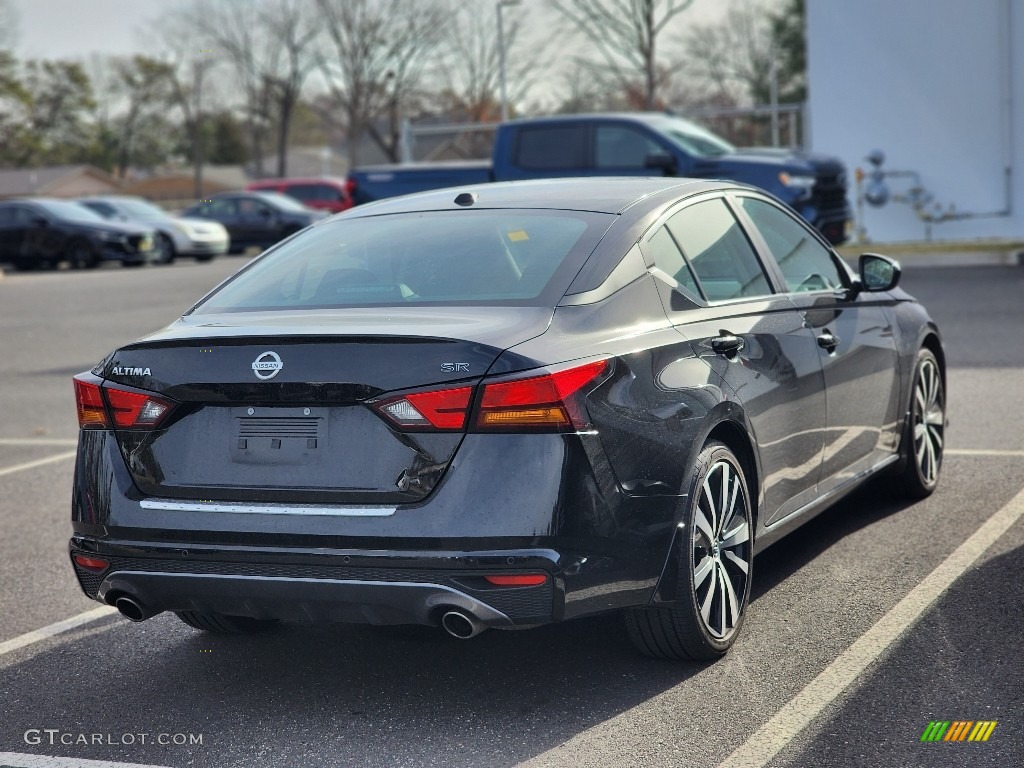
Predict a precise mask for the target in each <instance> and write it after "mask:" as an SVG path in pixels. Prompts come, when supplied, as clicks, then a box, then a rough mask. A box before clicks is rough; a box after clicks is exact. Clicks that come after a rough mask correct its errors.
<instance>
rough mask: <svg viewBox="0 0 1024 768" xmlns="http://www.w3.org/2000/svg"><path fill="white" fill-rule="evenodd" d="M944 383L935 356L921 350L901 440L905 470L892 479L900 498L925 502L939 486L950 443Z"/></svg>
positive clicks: (926, 350) (893, 489)
mask: <svg viewBox="0 0 1024 768" xmlns="http://www.w3.org/2000/svg"><path fill="white" fill-rule="evenodd" d="M944 380H945V377H944V375H943V370H942V367H941V365H940V364H939V361H938V358H936V357H935V354H934V353H933V352H932V351H931V350H930V349H927V348H922V349H920V350H919V351H918V353H917V362H916V363H915V365H914V378H913V382H912V384H911V388H910V416H909V418H908V419H907V423H906V425H905V426H904V428H903V439H902V440H901V441H900V454H901V460H900V462H899V466H900V467H901V469H900V471H899V473H898V474H897V475H895V476H894V477H893V478H892V486H891V487H892V491H893V494H894V495H895V496H897V497H898V498H903V499H923V498H925V497H926V496H931V495H932V493H933V492H934V491H935V488H936V486H938V484H939V475H940V474H941V472H942V454H943V450H944V448H945V443H946V387H945V383H944Z"/></svg>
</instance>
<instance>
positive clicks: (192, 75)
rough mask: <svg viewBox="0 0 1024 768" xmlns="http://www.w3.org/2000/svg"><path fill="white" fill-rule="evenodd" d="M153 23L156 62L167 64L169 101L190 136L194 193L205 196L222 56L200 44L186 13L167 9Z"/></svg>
mask: <svg viewBox="0 0 1024 768" xmlns="http://www.w3.org/2000/svg"><path fill="white" fill-rule="evenodd" d="M153 26H154V27H156V28H157V29H159V30H160V35H161V37H160V43H161V44H162V45H161V48H162V51H161V53H160V55H159V57H158V59H157V61H159V62H160V63H161V64H162V66H163V67H164V73H165V78H166V83H167V88H168V91H169V94H170V99H169V101H170V104H171V105H172V106H173V107H175V108H176V109H177V110H178V112H179V113H180V114H181V122H182V125H183V127H184V128H185V132H186V135H187V137H188V146H189V154H190V156H191V157H190V159H191V161H192V179H193V181H192V184H193V193H194V194H195V196H196V197H197V198H198V197H202V195H203V165H204V164H205V162H206V141H205V139H206V136H205V133H206V122H207V117H208V114H207V113H208V112H209V102H208V95H209V94H208V90H209V86H210V80H211V78H210V75H211V73H212V72H213V71H214V69H215V68H216V67H217V65H218V64H219V63H220V62H221V60H222V59H221V57H220V55H219V54H218V53H217V52H216V50H215V49H213V48H210V47H200V45H201V44H197V42H196V33H195V27H194V19H192V18H190V17H189V16H188V15H187V14H181V13H179V12H177V11H175V12H171V11H167V12H165V13H164V14H163V15H162V16H160V17H159V18H158V19H157V20H156V21H154V23H153ZM206 45H207V46H208V44H206Z"/></svg>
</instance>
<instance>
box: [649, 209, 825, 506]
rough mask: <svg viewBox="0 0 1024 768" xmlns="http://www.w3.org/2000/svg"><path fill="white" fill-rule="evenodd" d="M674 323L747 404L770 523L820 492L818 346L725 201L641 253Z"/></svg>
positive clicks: (666, 231) (675, 217)
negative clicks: (656, 281) (778, 289)
mask: <svg viewBox="0 0 1024 768" xmlns="http://www.w3.org/2000/svg"><path fill="white" fill-rule="evenodd" d="M642 247H643V248H644V252H645V255H646V257H647V258H648V262H649V264H650V265H651V266H652V267H653V270H652V272H653V274H654V275H655V277H656V278H658V282H659V290H661V293H662V300H663V302H664V304H665V308H666V311H667V312H668V314H669V316H670V318H671V319H672V322H673V324H674V325H675V326H676V328H677V330H678V331H679V332H680V333H681V334H683V335H684V336H685V337H686V338H687V339H689V340H690V342H691V345H692V346H693V349H694V352H695V353H696V354H697V355H698V356H699V357H700V358H701V359H702V360H704V361H705V362H706V363H707V365H708V366H710V367H711V368H712V369H713V370H715V371H716V372H717V373H718V374H719V375H720V376H721V377H722V379H723V380H724V382H725V384H726V387H727V388H728V390H729V394H730V395H731V396H732V397H734V398H735V399H736V400H738V401H739V402H740V403H742V405H743V408H744V411H745V413H746V416H747V418H748V419H749V428H750V429H751V430H752V432H753V438H754V440H755V443H756V448H757V451H758V453H759V454H760V457H761V473H762V476H761V483H762V487H763V490H764V499H763V509H762V512H763V515H762V520H763V521H764V522H765V523H770V522H773V521H774V520H777V519H779V518H782V517H784V516H786V515H787V514H789V513H791V512H793V511H795V510H797V509H799V508H800V507H801V506H803V505H804V504H805V503H807V502H808V501H810V500H811V499H812V498H814V496H815V495H816V493H817V480H818V475H819V471H820V467H821V460H822V447H823V442H824V441H823V427H824V424H825V392H824V378H823V375H822V368H821V362H820V360H819V355H818V350H817V346H816V342H815V340H814V337H813V336H812V335H811V334H810V333H809V332H808V330H807V329H806V328H805V327H804V323H803V318H802V317H801V316H800V313H799V312H798V311H797V309H796V307H795V306H794V305H793V303H792V302H791V301H790V300H789V299H788V298H787V297H786V296H784V295H780V294H777V293H775V291H774V288H773V280H772V279H771V277H770V274H769V273H768V272H767V271H766V270H765V268H764V266H763V265H762V263H761V262H760V260H759V258H758V256H757V253H756V252H755V249H754V247H753V245H752V244H751V243H750V241H749V240H748V239H747V237H746V235H745V234H744V232H743V230H742V229H741V227H740V225H739V222H738V221H737V219H736V216H735V214H734V211H733V209H732V208H731V206H730V205H729V203H728V201H727V200H726V198H725V197H724V196H722V195H713V196H707V197H703V198H701V199H700V200H699V201H697V202H693V203H689V204H687V205H685V207H683V208H682V209H681V210H676V211H674V212H672V213H671V214H670V215H669V216H668V218H667V219H666V220H665V221H664V223H663V224H660V225H658V226H656V227H654V228H653V229H652V231H651V232H650V233H649V234H648V235H647V237H646V238H645V242H644V243H643V244H642Z"/></svg>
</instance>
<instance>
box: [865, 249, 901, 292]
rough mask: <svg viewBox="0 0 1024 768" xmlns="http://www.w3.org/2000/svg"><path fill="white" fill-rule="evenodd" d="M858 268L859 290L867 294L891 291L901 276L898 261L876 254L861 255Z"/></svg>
mask: <svg viewBox="0 0 1024 768" xmlns="http://www.w3.org/2000/svg"><path fill="white" fill-rule="evenodd" d="M859 266H860V283H861V289H862V290H864V291H868V292H869V293H877V292H880V291H891V290H892V289H893V288H895V287H896V284H897V283H899V281H900V275H902V274H903V270H902V269H900V264H899V262H898V261H896V260H895V259H890V258H889V257H888V256H882V255H880V254H877V253H865V254H862V255H861V257H860V264H859Z"/></svg>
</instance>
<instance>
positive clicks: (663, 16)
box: [551, 0, 693, 109]
mask: <svg viewBox="0 0 1024 768" xmlns="http://www.w3.org/2000/svg"><path fill="white" fill-rule="evenodd" d="M692 4H693V0H551V5H552V6H553V7H554V8H555V9H556V10H558V12H559V13H561V14H562V15H563V16H564V17H565V18H566V19H567V20H568V21H569V22H570V23H571V24H572V25H573V26H574V27H575V29H576V30H577V31H578V32H579V33H580V34H582V35H583V36H585V37H586V39H587V40H588V41H589V42H590V43H591V45H593V47H594V49H595V51H596V52H597V53H598V55H599V56H600V58H601V60H602V61H600V62H593V63H594V65H595V67H597V68H598V69H595V74H597V75H599V76H601V77H603V78H605V79H609V80H611V81H613V82H615V83H616V84H617V85H618V87H619V88H621V89H622V90H623V91H629V90H631V89H633V88H635V87H636V83H637V81H638V80H639V81H640V82H641V96H642V102H641V104H642V106H643V108H644V109H655V108H656V107H657V106H659V104H658V86H659V80H660V79H661V78H660V76H659V75H660V73H659V66H658V47H657V46H658V39H659V37H660V36H661V35H662V34H663V33H664V32H665V31H666V28H667V27H668V26H669V24H670V23H671V22H672V21H673V20H674V19H675V18H676V17H677V16H678V15H679V14H681V13H682V12H683V11H685V10H686V9H687V8H689V7H690V6H691V5H692ZM661 72H664V69H661Z"/></svg>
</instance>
